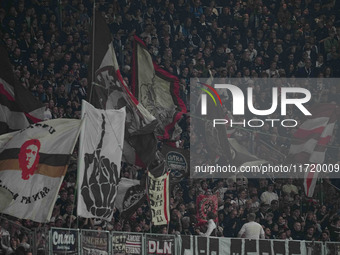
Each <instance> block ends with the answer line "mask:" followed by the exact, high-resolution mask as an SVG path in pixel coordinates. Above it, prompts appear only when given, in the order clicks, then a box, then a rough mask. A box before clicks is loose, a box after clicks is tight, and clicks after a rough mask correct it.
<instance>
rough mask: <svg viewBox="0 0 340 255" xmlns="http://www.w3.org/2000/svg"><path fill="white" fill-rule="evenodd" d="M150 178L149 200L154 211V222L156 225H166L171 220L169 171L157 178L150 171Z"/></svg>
mask: <svg viewBox="0 0 340 255" xmlns="http://www.w3.org/2000/svg"><path fill="white" fill-rule="evenodd" d="M148 175H149V180H148V187H149V195H148V196H149V202H150V206H151V212H152V222H153V224H154V225H155V226H157V225H166V224H168V222H169V216H170V212H169V173H168V172H167V173H165V174H164V175H162V176H160V177H158V178H155V177H154V176H153V175H152V174H151V173H150V171H149V172H148Z"/></svg>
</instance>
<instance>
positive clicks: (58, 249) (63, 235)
mask: <svg viewBox="0 0 340 255" xmlns="http://www.w3.org/2000/svg"><path fill="white" fill-rule="evenodd" d="M50 240H51V241H52V245H51V249H52V254H68V255H72V254H78V252H79V251H78V231H77V230H70V229H59V228H58V229H57V228H52V229H51V232H50Z"/></svg>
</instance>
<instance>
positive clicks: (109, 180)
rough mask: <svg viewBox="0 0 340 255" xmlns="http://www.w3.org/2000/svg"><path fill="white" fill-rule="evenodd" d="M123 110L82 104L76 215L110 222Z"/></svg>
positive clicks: (121, 143) (119, 163) (119, 158)
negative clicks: (102, 108)
mask: <svg viewBox="0 0 340 255" xmlns="http://www.w3.org/2000/svg"><path fill="white" fill-rule="evenodd" d="M125 116H126V112H125V107H124V108H121V109H119V110H99V109H96V108H94V107H93V106H92V105H91V104H89V103H87V102H85V101H84V100H83V101H82V118H84V124H83V126H82V129H81V134H80V146H79V157H78V162H79V163H78V183H79V185H78V208H77V213H78V216H82V217H84V218H99V219H104V220H107V221H111V219H112V216H113V209H114V201H115V198H116V196H117V189H118V183H119V177H120V165H121V160H122V151H123V143H124V128H125Z"/></svg>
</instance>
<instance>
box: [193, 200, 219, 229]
mask: <svg viewBox="0 0 340 255" xmlns="http://www.w3.org/2000/svg"><path fill="white" fill-rule="evenodd" d="M196 208H197V221H198V225H202V224H204V223H206V222H207V221H208V220H207V215H208V212H210V211H211V212H213V213H214V214H215V215H217V210H218V200H217V195H199V196H198V197H197V198H196ZM214 221H215V222H217V216H216V219H215V220H214Z"/></svg>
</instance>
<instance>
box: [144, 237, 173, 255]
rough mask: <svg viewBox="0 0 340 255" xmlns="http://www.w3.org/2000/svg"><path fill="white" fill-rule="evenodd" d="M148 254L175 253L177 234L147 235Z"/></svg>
mask: <svg viewBox="0 0 340 255" xmlns="http://www.w3.org/2000/svg"><path fill="white" fill-rule="evenodd" d="M145 238H146V254H157V255H162V254H163V255H170V254H175V236H170V235H166V236H165V235H148V234H147V235H146V237H145Z"/></svg>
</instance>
